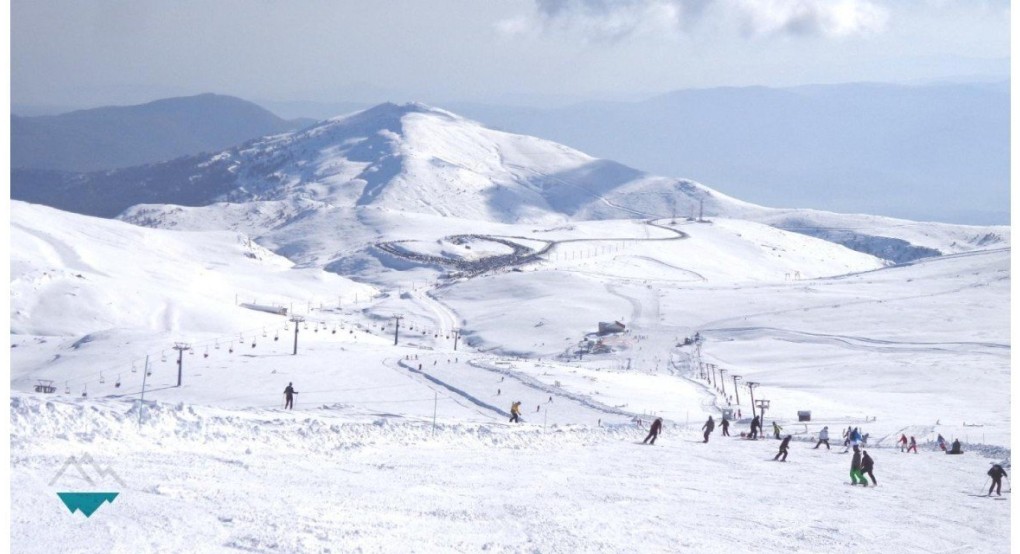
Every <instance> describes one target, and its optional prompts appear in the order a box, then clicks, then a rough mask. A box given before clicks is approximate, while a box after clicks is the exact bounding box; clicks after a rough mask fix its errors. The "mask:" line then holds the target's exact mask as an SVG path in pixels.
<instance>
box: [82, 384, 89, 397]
mask: <svg viewBox="0 0 1020 554" xmlns="http://www.w3.org/2000/svg"><path fill="white" fill-rule="evenodd" d="M81 397H82V398H88V397H89V386H88V385H85V386H84V387H82V389H81Z"/></svg>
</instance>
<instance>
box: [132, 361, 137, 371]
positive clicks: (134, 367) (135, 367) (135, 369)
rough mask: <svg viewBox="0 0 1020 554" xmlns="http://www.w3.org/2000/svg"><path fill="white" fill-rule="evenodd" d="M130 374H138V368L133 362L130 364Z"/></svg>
mask: <svg viewBox="0 0 1020 554" xmlns="http://www.w3.org/2000/svg"><path fill="white" fill-rule="evenodd" d="M131 373H138V366H137V365H136V364H135V362H131Z"/></svg>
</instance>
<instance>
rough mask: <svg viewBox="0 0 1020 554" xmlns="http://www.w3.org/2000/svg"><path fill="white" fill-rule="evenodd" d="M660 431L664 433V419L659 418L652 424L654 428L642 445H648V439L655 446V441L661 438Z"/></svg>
mask: <svg viewBox="0 0 1020 554" xmlns="http://www.w3.org/2000/svg"><path fill="white" fill-rule="evenodd" d="M600 422H601V420H600ZM660 431H662V418H661V417H657V418H655V421H653V422H652V428H651V429H650V430H649V431H648V436H647V437H645V440H643V441H641V444H648V439H652V444H655V439H657V438H659V432H660Z"/></svg>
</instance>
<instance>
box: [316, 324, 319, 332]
mask: <svg viewBox="0 0 1020 554" xmlns="http://www.w3.org/2000/svg"><path fill="white" fill-rule="evenodd" d="M315 332H316V333H318V332H319V324H318V323H316V324H315Z"/></svg>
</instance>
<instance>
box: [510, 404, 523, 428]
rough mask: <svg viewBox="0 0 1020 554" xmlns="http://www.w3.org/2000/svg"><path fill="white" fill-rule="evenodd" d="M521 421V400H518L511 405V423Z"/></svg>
mask: <svg viewBox="0 0 1020 554" xmlns="http://www.w3.org/2000/svg"><path fill="white" fill-rule="evenodd" d="M520 422H521V402H520V400H518V401H517V402H514V403H513V404H511V405H510V423H520Z"/></svg>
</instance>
